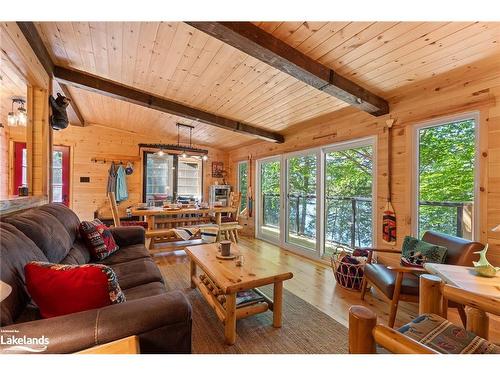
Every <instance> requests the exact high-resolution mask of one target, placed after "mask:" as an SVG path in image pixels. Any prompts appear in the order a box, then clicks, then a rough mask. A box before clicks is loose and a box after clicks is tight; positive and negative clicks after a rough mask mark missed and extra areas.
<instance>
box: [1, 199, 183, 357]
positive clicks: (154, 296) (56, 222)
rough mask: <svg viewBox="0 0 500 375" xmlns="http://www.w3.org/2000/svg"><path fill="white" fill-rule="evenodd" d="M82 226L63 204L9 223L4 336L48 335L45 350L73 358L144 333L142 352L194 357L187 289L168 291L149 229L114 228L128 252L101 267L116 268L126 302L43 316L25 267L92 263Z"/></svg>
mask: <svg viewBox="0 0 500 375" xmlns="http://www.w3.org/2000/svg"><path fill="white" fill-rule="evenodd" d="M79 224H80V220H79V219H78V217H77V216H76V214H75V213H74V212H73V211H71V210H70V209H69V208H67V207H65V206H63V205H61V204H47V205H44V206H41V207H39V208H35V209H31V210H28V211H25V212H22V213H19V214H14V215H11V216H8V217H4V218H2V221H1V222H0V241H1V243H0V249H1V250H0V251H1V252H0V263H1V264H0V265H1V267H0V279H1V280H2V281H3V282H5V283H7V284H9V285H10V286H11V287H12V293H11V294H10V295H9V296H8V297H7V299H5V300H4V301H2V302H1V306H0V324H1V328H0V329H1V330H2V331H3V332H2V333H1V334H2V335H3V336H6V335H9V334H12V335H15V336H16V337H19V336H23V335H26V336H29V337H39V336H42V335H44V336H45V337H47V338H48V339H49V344H48V348H47V350H46V351H44V353H73V352H76V351H80V350H83V349H86V348H89V347H92V346H95V345H100V344H104V343H107V342H110V341H114V340H118V339H120V338H124V337H127V336H131V335H137V336H138V338H139V343H140V350H141V353H190V352H191V305H190V304H189V302H188V300H187V299H186V297H185V295H184V294H183V293H182V292H180V291H167V287H166V285H165V283H164V281H163V278H162V276H161V273H160V270H159V269H158V267H157V266H156V264H155V262H154V261H153V259H152V258H151V256H150V255H149V253H148V251H147V249H146V247H145V246H144V229H143V228H141V227H119V228H113V229H112V232H113V236H114V238H115V241H116V242H117V244H118V246H120V249H119V250H118V251H117V252H116V253H114V254H112V255H111V256H109V257H108V258H106V259H104V260H103V261H102V262H100V263H102V264H106V265H108V266H110V267H111V268H113V270H114V271H115V273H116V275H117V277H118V281H119V284H120V286H121V288H122V290H123V292H124V293H125V296H126V299H127V301H126V302H124V303H121V304H116V305H111V306H107V307H104V308H100V309H95V310H88V311H83V312H79V313H74V314H69V315H64V316H59V317H55V318H50V319H40V316H39V313H38V309H37V308H36V306H35V305H34V304H33V302H32V301H31V298H30V296H29V294H28V293H27V290H26V286H25V279H24V266H25V265H26V263H28V262H30V261H45V262H52V263H62V264H85V263H89V262H90V258H89V253H88V251H87V249H86V247H85V244H84V243H83V241H82V239H81V238H80V235H79V231H78V227H79ZM4 340H5V338H4ZM2 346H3V345H2ZM2 346H0V352H1V349H2Z"/></svg>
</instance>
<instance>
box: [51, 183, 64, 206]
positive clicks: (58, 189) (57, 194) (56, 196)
mask: <svg viewBox="0 0 500 375" xmlns="http://www.w3.org/2000/svg"><path fill="white" fill-rule="evenodd" d="M52 200H53V201H54V202H58V203H62V201H63V199H62V186H60V185H59V186H52Z"/></svg>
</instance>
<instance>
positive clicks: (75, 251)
mask: <svg viewBox="0 0 500 375" xmlns="http://www.w3.org/2000/svg"><path fill="white" fill-rule="evenodd" d="M89 262H90V253H89V251H88V250H87V246H86V245H85V244H84V243H83V241H82V240H77V241H75V243H73V247H72V248H71V249H69V252H68V255H66V256H65V257H64V259H63V260H61V261H60V262H59V263H61V264H86V263H89Z"/></svg>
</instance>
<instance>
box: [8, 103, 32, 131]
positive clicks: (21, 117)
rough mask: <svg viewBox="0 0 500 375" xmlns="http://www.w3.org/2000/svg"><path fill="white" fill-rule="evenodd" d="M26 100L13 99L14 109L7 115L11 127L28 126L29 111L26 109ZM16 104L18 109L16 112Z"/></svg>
mask: <svg viewBox="0 0 500 375" xmlns="http://www.w3.org/2000/svg"><path fill="white" fill-rule="evenodd" d="M25 103H26V100H24V99H23V98H12V108H11V111H10V112H9V114H8V115H7V124H8V125H9V126H12V127H14V126H26V125H27V123H28V111H26V108H24V105H25ZM14 104H16V105H17V106H18V107H17V109H16V111H14Z"/></svg>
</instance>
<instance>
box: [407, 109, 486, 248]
mask: <svg viewBox="0 0 500 375" xmlns="http://www.w3.org/2000/svg"><path fill="white" fill-rule="evenodd" d="M471 119H472V120H474V137H475V140H474V200H473V202H474V210H473V213H474V218H473V224H472V241H477V240H479V237H480V218H481V217H480V189H479V184H480V162H481V157H480V156H481V152H480V149H479V145H480V139H479V137H480V131H479V128H480V113H479V111H471V112H464V113H459V114H454V115H450V116H442V117H439V118H436V119H433V120H429V121H424V122H419V123H416V124H414V125H413V129H412V131H411V153H412V156H411V196H410V201H411V218H412V220H411V234H412V236H414V237H416V238H418V235H419V231H418V225H419V214H418V211H419V209H418V208H419V199H418V198H419V192H420V181H419V175H418V169H419V165H420V130H422V129H426V128H432V127H436V126H440V125H446V124H450V123H453V122H460V121H464V120H471Z"/></svg>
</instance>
